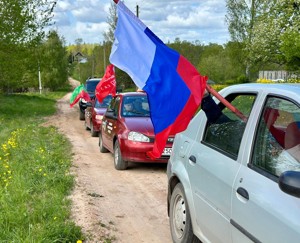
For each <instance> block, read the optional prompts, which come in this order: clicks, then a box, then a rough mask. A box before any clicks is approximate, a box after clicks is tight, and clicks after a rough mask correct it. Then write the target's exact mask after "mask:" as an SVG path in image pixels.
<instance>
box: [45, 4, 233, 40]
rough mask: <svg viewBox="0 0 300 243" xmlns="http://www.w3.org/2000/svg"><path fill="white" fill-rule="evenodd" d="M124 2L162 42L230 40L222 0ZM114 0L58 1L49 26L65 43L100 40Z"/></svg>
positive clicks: (105, 29) (105, 28)
mask: <svg viewBox="0 0 300 243" xmlns="http://www.w3.org/2000/svg"><path fill="white" fill-rule="evenodd" d="M124 2H125V5H126V6H127V7H128V8H129V9H130V10H131V11H132V12H133V13H135V14H136V6H138V7H139V18H140V19H141V20H142V21H143V22H144V24H145V25H146V26H147V27H148V28H149V29H151V30H152V32H154V33H155V34H156V35H157V36H158V37H159V38H160V39H161V40H162V41H163V42H165V43H167V42H174V40H175V39H176V38H179V39H180V40H181V41H183V40H186V41H189V42H194V41H200V43H202V44H205V45H206V44H209V43H218V44H225V43H227V42H228V41H229V40H230V37H229V33H228V28H227V25H226V23H225V14H226V6H225V0H125V1H124ZM111 3H113V0H58V1H57V4H56V7H55V9H54V19H53V20H54V21H55V24H54V25H53V26H52V27H51V28H52V29H55V30H56V31H57V32H58V33H59V35H61V36H63V37H64V39H65V41H66V44H67V45H69V44H74V43H75V40H76V39H78V38H81V39H82V40H83V42H84V43H91V44H99V43H103V41H104V37H103V33H104V32H106V31H107V30H108V28H109V26H108V24H107V18H108V16H109V8H110V5H111Z"/></svg>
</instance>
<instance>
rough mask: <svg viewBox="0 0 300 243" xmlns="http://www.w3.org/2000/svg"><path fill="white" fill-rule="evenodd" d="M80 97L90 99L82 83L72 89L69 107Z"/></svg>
mask: <svg viewBox="0 0 300 243" xmlns="http://www.w3.org/2000/svg"><path fill="white" fill-rule="evenodd" d="M80 98H83V99H85V100H86V101H88V102H90V101H91V98H90V96H89V94H88V92H87V91H86V89H85V87H84V85H83V84H81V85H79V86H77V87H76V88H75V89H74V91H73V93H72V95H71V98H70V107H71V108H72V107H73V106H74V105H75V104H76V103H77V102H78V101H79V99H80Z"/></svg>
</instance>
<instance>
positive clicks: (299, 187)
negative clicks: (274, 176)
mask: <svg viewBox="0 0 300 243" xmlns="http://www.w3.org/2000/svg"><path fill="white" fill-rule="evenodd" d="M278 185H279V188H280V189H281V190H282V191H283V192H285V193H287V194H289V195H292V196H294V197H299V198H300V171H285V172H283V173H282V174H281V175H280V176H279V182H278Z"/></svg>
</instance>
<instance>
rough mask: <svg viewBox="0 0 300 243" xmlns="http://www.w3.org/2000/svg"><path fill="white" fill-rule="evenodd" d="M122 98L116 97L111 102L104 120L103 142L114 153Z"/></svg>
mask: <svg viewBox="0 0 300 243" xmlns="http://www.w3.org/2000/svg"><path fill="white" fill-rule="evenodd" d="M119 106H120V96H116V97H115V98H113V99H112V101H111V102H110V105H109V106H108V108H107V110H106V112H105V115H104V117H103V120H102V142H103V145H104V146H105V147H106V148H107V149H108V150H109V151H111V152H113V149H114V148H113V140H114V136H115V134H116V128H117V126H118V124H117V123H118V118H119Z"/></svg>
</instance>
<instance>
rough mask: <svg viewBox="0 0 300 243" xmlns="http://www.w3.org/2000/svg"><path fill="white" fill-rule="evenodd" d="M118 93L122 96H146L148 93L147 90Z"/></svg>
mask: <svg viewBox="0 0 300 243" xmlns="http://www.w3.org/2000/svg"><path fill="white" fill-rule="evenodd" d="M118 95H120V96H124V97H125V96H145V95H147V94H146V93H145V92H124V93H119V94H118Z"/></svg>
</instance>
